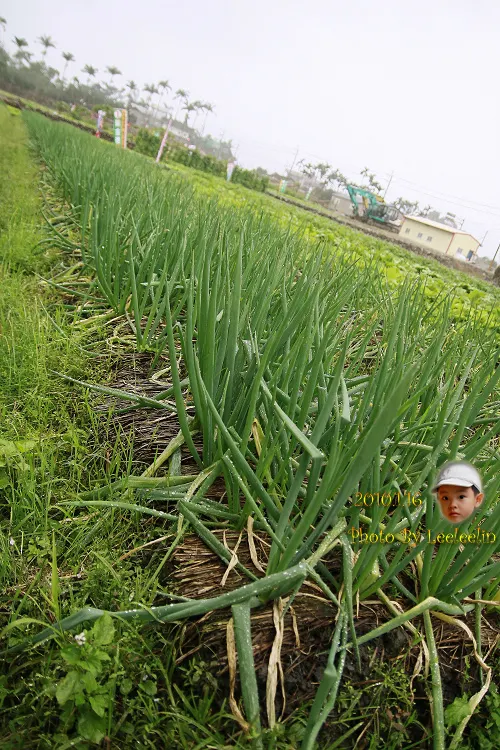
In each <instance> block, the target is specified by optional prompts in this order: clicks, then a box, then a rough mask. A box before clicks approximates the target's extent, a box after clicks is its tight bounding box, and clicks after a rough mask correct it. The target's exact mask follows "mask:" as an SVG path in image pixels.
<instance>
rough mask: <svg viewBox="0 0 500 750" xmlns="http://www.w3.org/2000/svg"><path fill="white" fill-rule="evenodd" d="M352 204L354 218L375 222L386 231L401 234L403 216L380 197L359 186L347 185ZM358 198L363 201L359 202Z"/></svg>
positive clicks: (397, 209)
mask: <svg viewBox="0 0 500 750" xmlns="http://www.w3.org/2000/svg"><path fill="white" fill-rule="evenodd" d="M346 189H347V192H348V193H349V198H350V199H351V203H352V212H353V216H354V217H355V218H356V219H361V221H366V222H373V223H375V224H378V225H379V226H382V227H384V229H389V230H390V231H392V232H399V230H400V228H401V224H402V220H403V214H402V213H401V211H400V210H399V208H396V206H390V205H389V204H387V203H385V202H384V199H383V198H382V196H380V195H375V193H372V192H371V191H370V190H366V189H365V188H361V187H358V186H357V185H346ZM358 196H359V197H360V198H361V201H359V200H358Z"/></svg>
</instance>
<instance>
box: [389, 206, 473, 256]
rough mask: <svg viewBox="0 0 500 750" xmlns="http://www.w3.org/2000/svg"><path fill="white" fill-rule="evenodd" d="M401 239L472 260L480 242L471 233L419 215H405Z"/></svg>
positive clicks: (400, 232) (445, 253)
mask: <svg viewBox="0 0 500 750" xmlns="http://www.w3.org/2000/svg"><path fill="white" fill-rule="evenodd" d="M399 234H400V235H401V237H402V239H405V240H409V241H410V242H412V243H414V244H416V245H422V247H428V248H430V249H431V250H437V251H438V252H440V253H443V254H444V255H450V256H452V257H454V258H460V259H461V260H474V259H475V257H476V255H477V250H478V248H479V245H480V242H479V240H476V238H475V237H473V236H472V234H469V233H468V232H463V231H462V230H461V229H455V227H450V226H448V225H446V224H440V223H439V222H437V221H431V220H430V219H424V218H423V217H421V216H405V218H404V221H403V223H402V225H401V229H400V230H399Z"/></svg>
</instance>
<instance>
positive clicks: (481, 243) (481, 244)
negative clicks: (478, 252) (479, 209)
mask: <svg viewBox="0 0 500 750" xmlns="http://www.w3.org/2000/svg"><path fill="white" fill-rule="evenodd" d="M487 234H488V229H487V230H486V232H485V233H484V237H483V239H482V240H481V242H480V243H479V244H480V246H481V247H482V246H483V242H484V241H485V239H486V235H487Z"/></svg>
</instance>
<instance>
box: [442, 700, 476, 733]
mask: <svg viewBox="0 0 500 750" xmlns="http://www.w3.org/2000/svg"><path fill="white" fill-rule="evenodd" d="M469 714H470V707H469V699H468V698H467V696H466V695H459V696H458V697H457V698H455V700H454V701H453V703H450V705H449V706H448V707H447V708H446V709H445V712H444V718H445V721H446V726H447V727H456V726H458V725H459V724H460V722H461V721H463V720H464V719H465V718H466V717H467V716H468V715H469Z"/></svg>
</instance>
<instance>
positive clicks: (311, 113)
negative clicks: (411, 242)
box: [0, 0, 500, 260]
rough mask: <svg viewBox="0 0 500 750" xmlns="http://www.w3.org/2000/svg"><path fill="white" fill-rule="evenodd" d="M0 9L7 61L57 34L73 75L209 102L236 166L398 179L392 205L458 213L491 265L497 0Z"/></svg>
mask: <svg viewBox="0 0 500 750" xmlns="http://www.w3.org/2000/svg"><path fill="white" fill-rule="evenodd" d="M0 15H1V16H4V17H5V18H6V20H7V32H6V34H5V43H6V47H7V49H8V50H10V51H11V52H12V51H13V45H12V43H11V40H12V37H13V36H14V35H16V36H23V37H25V38H26V39H27V40H28V42H29V44H30V49H31V50H32V51H37V50H40V45H39V44H38V43H37V42H36V39H37V38H38V37H39V36H40V35H41V34H49V35H50V36H52V38H53V39H54V41H55V43H56V45H57V49H56V50H50V52H49V54H48V56H47V62H48V63H49V64H51V65H53V66H54V67H58V68H59V70H61V69H62V63H63V61H62V59H61V52H62V51H63V50H64V51H69V52H72V53H73V54H74V55H75V57H76V62H75V63H73V64H72V65H71V66H70V68H69V69H68V74H69V75H80V71H81V68H82V67H83V65H85V64H86V63H89V64H91V65H94V66H96V67H97V68H99V71H100V73H101V72H103V71H104V69H105V68H106V66H108V65H116V66H117V67H118V68H120V70H121V71H122V72H123V83H124V82H125V81H126V80H128V79H130V78H132V79H134V80H135V81H136V82H138V83H140V84H141V85H143V84H145V83H149V82H157V81H158V80H160V79H168V80H169V81H170V82H171V85H172V86H173V88H174V90H175V89H177V88H180V87H182V88H186V89H188V91H189V92H190V95H191V99H192V100H193V99H201V100H202V101H209V102H212V103H213V104H214V105H215V107H216V112H215V115H214V116H210V117H209V120H208V122H207V131H208V132H211V133H212V134H213V135H214V136H216V137H220V136H221V134H222V133H223V134H224V138H225V139H228V138H231V139H232V140H233V143H234V144H235V145H237V154H238V159H239V162H240V163H241V164H242V165H243V166H248V167H255V166H259V165H260V166H263V167H265V168H267V169H270V170H277V171H283V170H284V169H285V168H286V167H289V166H290V165H291V163H292V161H293V159H294V154H295V150H296V148H297V147H298V149H299V156H298V158H299V159H300V158H305V159H306V160H307V161H316V160H322V161H328V162H329V163H330V164H332V166H334V167H336V168H339V169H340V170H341V171H342V172H343V173H344V174H346V176H348V177H350V178H351V179H354V180H356V179H359V172H360V170H361V169H362V168H363V167H364V166H368V167H369V168H370V169H371V170H372V171H374V172H376V174H377V176H378V177H379V180H380V182H382V183H383V184H384V185H385V184H387V181H388V178H389V175H390V173H391V172H393V173H394V177H393V180H392V183H391V185H390V187H389V190H388V193H387V200H389V201H390V200H395V199H396V198H397V197H399V196H404V197H407V198H409V199H411V200H414V199H418V200H419V201H420V203H421V205H426V204H428V203H429V204H431V205H433V206H434V207H435V208H437V209H439V210H440V211H442V212H446V211H451V212H452V213H455V214H457V216H458V217H459V218H461V219H462V218H465V224H464V229H467V230H468V231H470V232H472V233H473V234H474V235H475V236H476V237H478V239H479V240H481V239H482V238H483V235H484V234H485V232H486V231H487V232H488V234H487V236H486V239H485V242H484V246H483V249H482V250H481V251H480V252H481V254H483V255H488V256H490V257H492V256H493V253H494V252H495V250H496V248H497V246H498V244H499V243H500V195H499V187H500V185H499V183H500V158H499V157H500V146H499V143H500V140H499V130H500V97H499V95H498V79H499V73H500V44H499V32H498V29H499V28H500V3H498V2H495V0H474V1H473V2H472V1H471V0H382V1H381V0H307V2H304V0H274V1H273V0H232V1H230V0H210V2H207V1H206V0H191V2H189V3H180V2H179V0H175V1H174V0H147V2H143V3H140V2H137V0H135V1H134V2H131V1H130V0H122V1H121V2H120V1H119V0H43V2H42V1H41V0H3V3H2V5H1V6H0ZM106 80H107V77H106ZM499 256H500V253H499ZM499 256H497V260H498V258H499Z"/></svg>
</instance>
